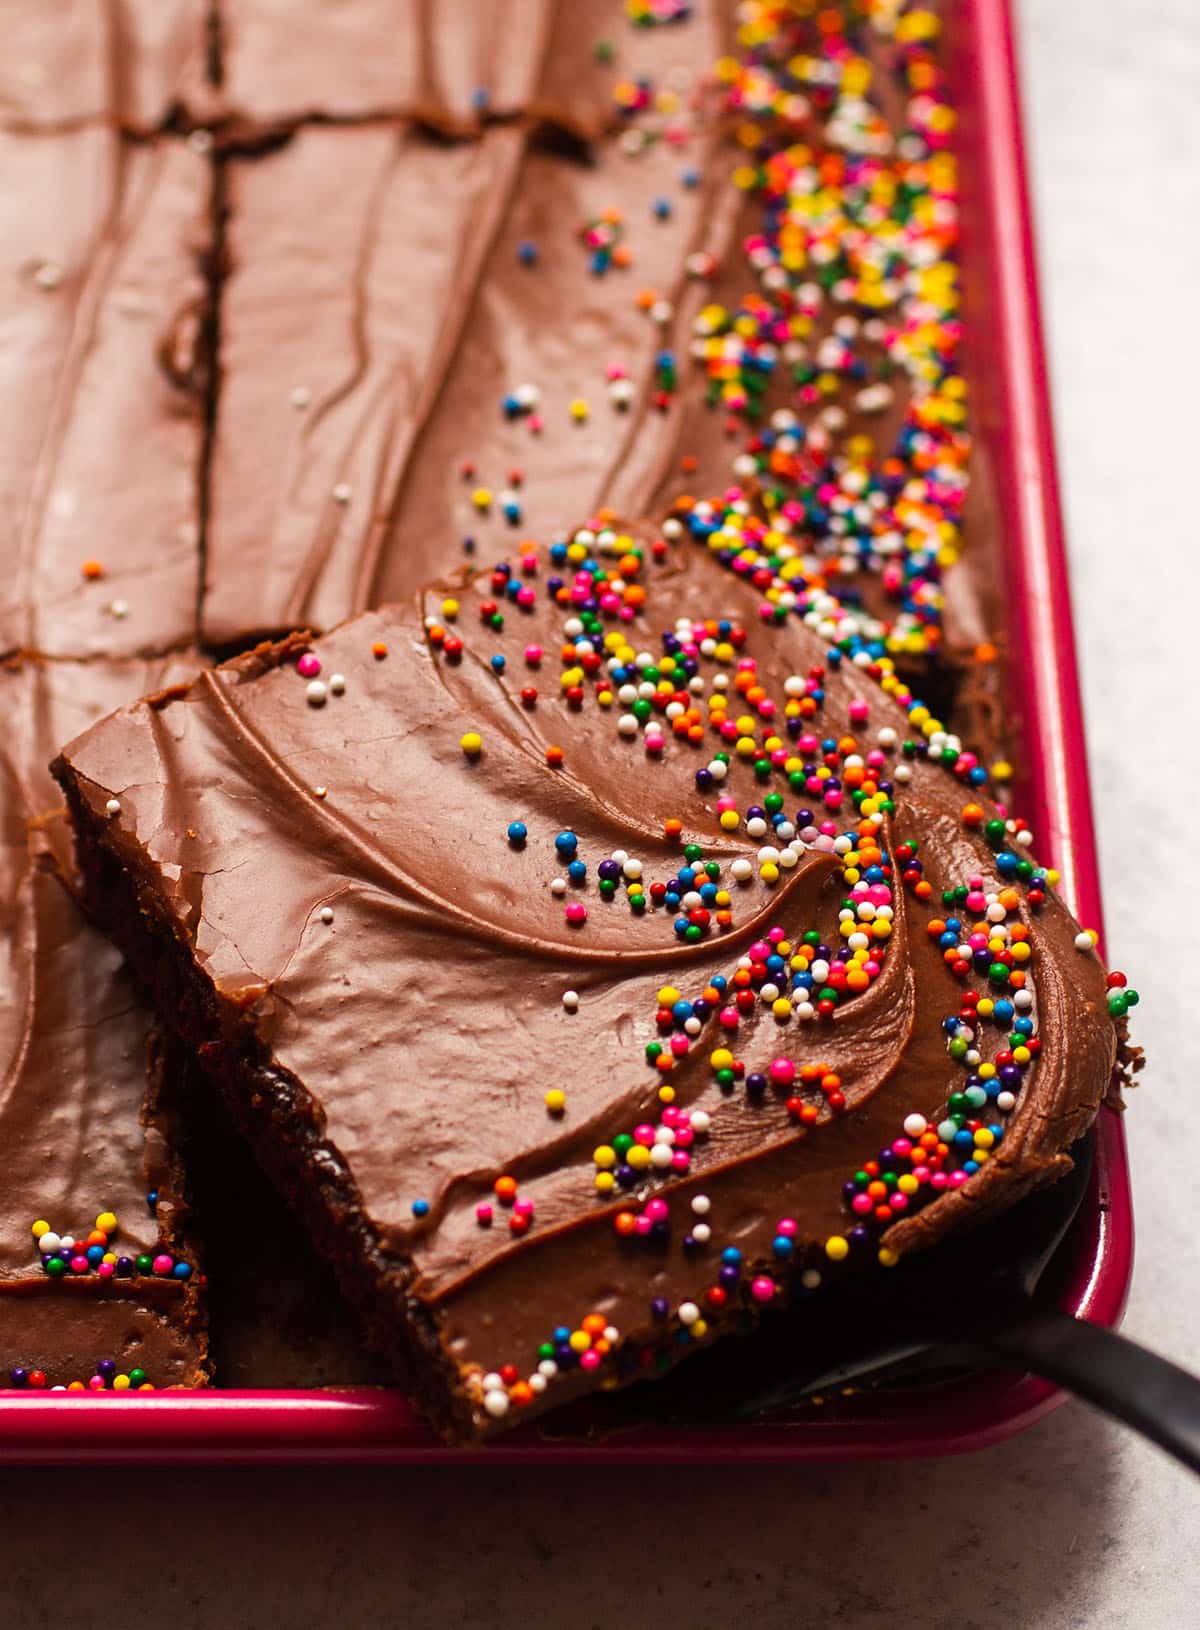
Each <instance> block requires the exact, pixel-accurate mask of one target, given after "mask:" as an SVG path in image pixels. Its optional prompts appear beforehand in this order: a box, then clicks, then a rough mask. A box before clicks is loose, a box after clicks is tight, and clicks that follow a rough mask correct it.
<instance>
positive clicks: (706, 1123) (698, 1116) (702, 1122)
mask: <svg viewBox="0 0 1200 1630" xmlns="http://www.w3.org/2000/svg"><path fill="white" fill-rule="evenodd" d="M711 1125H712V1116H711V1115H710V1114H709V1113H708V1111H707V1109H693V1111H692V1115H691V1127H692V1131H693V1132H698V1133H701V1134H703V1133H705V1132H707V1131H708V1129H709V1127H710V1126H711ZM696 1199H697V1200H705V1204H707V1200H706V1198H705V1196H704V1195H703V1194H698V1195H697V1196H696ZM695 1208H696V1206H695V1201H693V1202H692V1209H693V1211H694V1210H695Z"/></svg>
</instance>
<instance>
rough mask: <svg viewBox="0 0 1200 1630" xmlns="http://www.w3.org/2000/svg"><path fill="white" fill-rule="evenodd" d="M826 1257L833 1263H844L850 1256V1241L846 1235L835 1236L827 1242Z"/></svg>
mask: <svg viewBox="0 0 1200 1630" xmlns="http://www.w3.org/2000/svg"><path fill="white" fill-rule="evenodd" d="M825 1255H826V1256H827V1257H828V1258H829V1260H830V1261H831V1262H844V1261H845V1260H846V1258H847V1257H848V1256H849V1255H850V1241H849V1240H848V1239H847V1238H846V1236H845V1235H844V1234H834V1235H832V1236H831V1237H830V1238H829V1239H827V1240H826V1241H825Z"/></svg>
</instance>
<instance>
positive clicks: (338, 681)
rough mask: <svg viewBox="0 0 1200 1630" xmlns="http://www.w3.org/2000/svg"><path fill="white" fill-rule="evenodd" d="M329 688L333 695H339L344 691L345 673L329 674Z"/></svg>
mask: <svg viewBox="0 0 1200 1630" xmlns="http://www.w3.org/2000/svg"><path fill="white" fill-rule="evenodd" d="M329 689H330V690H331V692H332V693H333V695H334V696H341V695H342V694H343V693H344V692H345V689H346V678H345V675H344V674H330V676H329Z"/></svg>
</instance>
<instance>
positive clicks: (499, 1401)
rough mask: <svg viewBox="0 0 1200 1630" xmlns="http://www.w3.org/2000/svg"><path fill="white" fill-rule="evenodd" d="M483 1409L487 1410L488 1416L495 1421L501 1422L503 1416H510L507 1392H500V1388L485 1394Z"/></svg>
mask: <svg viewBox="0 0 1200 1630" xmlns="http://www.w3.org/2000/svg"><path fill="white" fill-rule="evenodd" d="M483 1407H484V1408H485V1409H486V1410H487V1412H488V1414H489V1415H490V1416H491V1417H492V1419H493V1420H497V1421H498V1420H500V1418H501V1417H502V1416H504V1415H507V1414H508V1394H507V1392H502V1391H500V1390H499V1388H494V1389H493V1390H492V1391H491V1392H485V1393H484V1395H483Z"/></svg>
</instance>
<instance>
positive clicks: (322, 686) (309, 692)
mask: <svg viewBox="0 0 1200 1630" xmlns="http://www.w3.org/2000/svg"><path fill="white" fill-rule="evenodd" d="M304 694H305V696H306V697H307V698H308V705H309V707H324V706H325V699H326V697H327V696H328V695H329V687H328V686H327V685H326V683H325V681H324V680H323V679H313V680H311V681H310V682H309V684H308V685H307V686H306V687H305V691H304Z"/></svg>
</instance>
